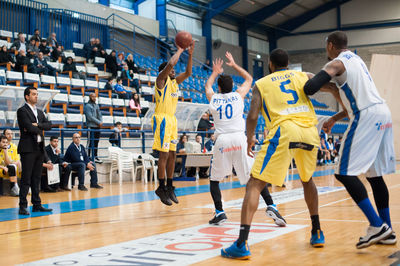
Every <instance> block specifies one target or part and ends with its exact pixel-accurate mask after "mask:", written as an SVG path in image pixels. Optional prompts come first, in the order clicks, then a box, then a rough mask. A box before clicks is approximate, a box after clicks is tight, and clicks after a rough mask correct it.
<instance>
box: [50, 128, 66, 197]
mask: <svg viewBox="0 0 400 266" xmlns="http://www.w3.org/2000/svg"><path fill="white" fill-rule="evenodd" d="M45 149H46V153H47V156H48V157H49V159H50V160H51V162H52V163H53V164H58V168H59V172H60V183H59V184H57V185H56V186H55V189H56V190H57V191H62V190H65V191H71V189H69V188H68V180H69V175H70V173H71V165H69V164H68V163H67V162H65V161H64V156H63V155H62V154H61V151H60V149H59V148H58V137H57V136H51V137H50V144H49V145H47V146H46V148H45ZM45 182H47V178H45Z"/></svg>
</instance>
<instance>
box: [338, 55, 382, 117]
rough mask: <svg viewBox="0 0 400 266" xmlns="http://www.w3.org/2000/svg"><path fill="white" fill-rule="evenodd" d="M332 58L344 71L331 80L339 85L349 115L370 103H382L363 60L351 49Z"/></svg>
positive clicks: (368, 105) (370, 104)
mask: <svg viewBox="0 0 400 266" xmlns="http://www.w3.org/2000/svg"><path fill="white" fill-rule="evenodd" d="M334 60H340V61H341V62H342V63H343V65H344V67H345V68H346V70H345V72H344V73H343V74H342V75H340V76H337V77H334V78H333V80H334V81H335V82H336V83H337V85H338V86H340V88H341V89H340V90H339V92H340V98H342V101H343V104H344V105H345V107H346V109H347V111H348V113H349V116H354V114H355V113H358V112H359V111H361V110H363V109H366V108H368V107H370V106H372V105H375V104H379V103H384V102H385V101H384V100H383V99H382V98H381V96H380V95H379V93H378V90H377V88H376V86H375V83H374V81H373V80H372V77H371V75H370V73H369V71H368V68H367V66H366V65H365V63H364V61H363V60H362V59H361V58H360V57H359V56H358V55H356V54H354V53H353V52H351V51H344V52H341V53H340V54H339V56H338V57H336V58H335V59H334Z"/></svg>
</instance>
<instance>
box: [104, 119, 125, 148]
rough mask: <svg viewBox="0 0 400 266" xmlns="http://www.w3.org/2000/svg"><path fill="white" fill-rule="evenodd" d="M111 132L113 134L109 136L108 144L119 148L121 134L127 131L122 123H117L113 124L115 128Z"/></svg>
mask: <svg viewBox="0 0 400 266" xmlns="http://www.w3.org/2000/svg"><path fill="white" fill-rule="evenodd" d="M113 130H114V133H112V134H111V136H110V138H109V142H110V143H111V145H112V146H114V147H119V148H121V142H122V132H124V131H128V129H127V128H123V127H122V123H121V122H119V121H118V122H117V123H115V127H114V128H113Z"/></svg>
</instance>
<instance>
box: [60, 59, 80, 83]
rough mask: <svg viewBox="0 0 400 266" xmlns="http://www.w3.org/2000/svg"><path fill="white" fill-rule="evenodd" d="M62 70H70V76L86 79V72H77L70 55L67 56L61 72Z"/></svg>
mask: <svg viewBox="0 0 400 266" xmlns="http://www.w3.org/2000/svg"><path fill="white" fill-rule="evenodd" d="M64 71H71V72H72V77H73V78H75V79H86V74H85V73H84V72H78V70H77V69H76V64H75V62H74V59H73V58H72V57H71V56H68V57H67V59H66V62H65V64H64V67H63V72H64Z"/></svg>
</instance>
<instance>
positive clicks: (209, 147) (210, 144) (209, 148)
mask: <svg viewBox="0 0 400 266" xmlns="http://www.w3.org/2000/svg"><path fill="white" fill-rule="evenodd" d="M214 145H215V135H214V133H212V134H211V135H210V139H209V140H208V141H207V142H206V144H204V147H205V148H206V150H207V152H211V151H212V150H213V147H214Z"/></svg>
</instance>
